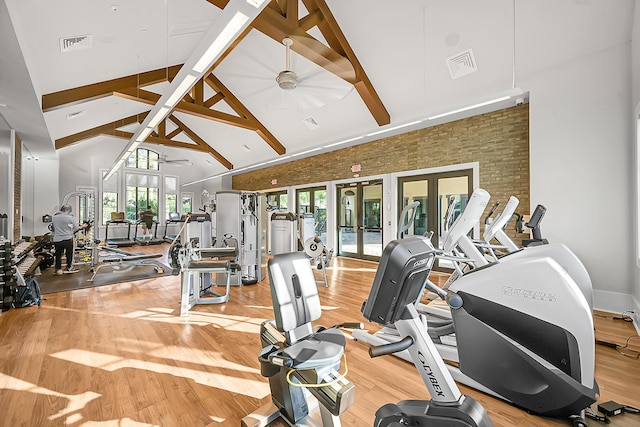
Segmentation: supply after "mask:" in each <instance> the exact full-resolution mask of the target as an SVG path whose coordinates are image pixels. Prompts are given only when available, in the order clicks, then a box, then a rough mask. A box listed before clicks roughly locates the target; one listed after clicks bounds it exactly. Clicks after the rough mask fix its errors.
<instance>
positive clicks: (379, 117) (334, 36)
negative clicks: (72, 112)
mask: <svg viewBox="0 0 640 427" xmlns="http://www.w3.org/2000/svg"><path fill="white" fill-rule="evenodd" d="M208 1H209V3H211V4H213V5H215V6H217V7H219V8H220V9H223V8H224V7H225V6H226V5H227V3H228V1H229V0H208ZM301 1H302V2H303V4H304V6H305V8H306V9H307V10H308V12H309V13H308V15H306V16H304V17H303V18H301V19H298V15H299V10H298V8H299V3H298V0H272V1H271V3H270V5H269V6H268V7H267V8H265V9H264V10H263V12H262V13H261V14H260V15H259V16H258V17H257V18H256V19H255V20H254V22H253V23H252V25H251V27H249V28H248V29H247V30H245V32H244V33H243V34H241V36H240V37H239V38H238V39H237V40H236V41H235V42H234V44H232V46H230V48H229V49H228V50H227V51H226V52H225V54H224V55H223V56H222V57H221V58H220V59H219V60H218V62H217V63H216V64H214V65H213V67H212V68H211V70H209V72H208V73H206V74H205V76H204V77H203V78H202V79H200V80H199V81H198V82H197V83H196V84H195V86H194V87H193V88H192V90H191V91H190V93H189V94H187V95H186V96H185V97H184V98H183V99H182V100H181V101H180V102H179V103H178V104H177V105H176V107H175V108H174V112H176V111H177V112H180V113H184V114H189V115H192V116H196V117H199V118H202V119H206V120H213V121H216V122H220V123H224V124H228V125H232V126H237V127H241V128H244V129H248V130H253V131H255V132H256V133H257V134H258V135H259V136H260V137H261V138H262V139H263V140H264V141H265V142H267V144H269V146H270V147H271V148H272V149H273V150H274V151H275V152H276V153H278V154H280V155H282V154H284V153H286V148H285V147H284V146H283V145H282V144H281V143H280V142H279V141H278V140H277V138H276V137H275V136H274V135H273V134H271V132H269V130H268V129H267V128H266V127H265V126H264V125H263V124H262V123H260V121H258V119H257V118H256V117H255V116H254V115H253V114H252V113H251V112H250V111H249V110H248V109H247V108H246V107H245V106H244V105H243V104H242V103H241V102H240V101H239V100H238V98H237V97H236V96H235V95H234V94H233V93H231V91H229V89H227V88H226V87H225V86H224V85H223V84H222V82H220V81H219V80H218V79H217V78H216V77H215V76H214V75H213V73H212V71H213V70H214V69H215V67H216V66H217V65H218V64H219V63H220V62H221V61H222V60H223V59H224V58H225V57H226V55H228V53H229V52H230V51H231V50H232V49H233V48H234V47H235V46H236V45H237V44H238V43H239V42H240V41H241V40H242V39H243V38H244V37H245V36H246V34H248V32H249V31H250V29H251V28H255V29H256V30H258V31H260V32H262V33H264V34H265V35H267V36H268V37H270V38H272V39H274V40H276V41H277V42H278V43H280V42H281V41H282V40H283V39H284V38H286V37H289V38H291V39H293V40H294V43H293V46H292V49H293V50H294V51H295V52H297V53H298V54H300V55H302V56H304V57H305V58H307V59H309V60H310V61H312V62H314V63H315V64H317V65H319V66H320V67H322V68H324V69H326V70H327V71H329V72H331V73H333V74H335V75H336V76H338V77H340V78H341V79H343V80H345V81H346V82H348V83H350V84H352V85H353V86H354V87H355V88H356V90H357V92H358V94H359V95H360V97H361V98H362V100H363V101H364V103H365V105H366V106H367V108H368V109H369V111H370V112H371V114H372V116H373V117H374V119H375V120H376V122H377V123H378V125H380V126H383V125H386V124H389V123H390V116H389V113H388V111H387V110H386V108H385V107H384V105H383V104H382V101H381V100H380V97H379V96H378V94H377V93H376V91H375V89H374V88H373V85H372V84H371V82H370V81H369V79H368V77H367V75H366V73H365V72H364V69H363V68H362V66H361V65H360V63H359V62H358V59H357V58H356V55H355V53H354V52H353V50H352V49H351V47H350V46H349V43H348V42H347V40H346V38H345V36H344V34H343V33H342V30H341V29H340V27H339V25H338V23H337V21H336V20H335V18H334V17H333V14H332V13H331V11H330V10H329V7H328V6H327V4H326V2H325V0H301ZM314 27H317V28H318V29H319V31H320V32H321V33H322V35H323V37H324V38H325V40H326V41H327V43H328V46H327V45H325V44H324V43H322V42H320V41H318V40H317V39H315V38H314V37H313V36H311V35H310V34H309V33H308V32H309V30H311V29H312V28H314ZM180 68H181V65H174V66H171V67H167V68H162V69H158V70H153V71H148V72H144V73H139V74H135V75H130V76H126V77H121V78H117V79H113V80H108V81H104V82H100V83H95V84H91V85H86V86H81V87H77V88H73V89H68V90H63V91H59V92H55V93H50V94H46V95H43V97H42V110H43V112H48V111H53V110H55V109H58V108H62V107H67V106H70V105H74V104H80V103H84V102H89V101H92V100H95V99H99V98H103V97H107V96H118V97H122V98H126V99H129V100H133V101H136V102H140V103H144V104H148V105H150V106H153V105H155V104H156V103H157V102H158V100H159V99H160V97H161V95H159V94H157V93H154V92H150V91H148V90H145V89H143V88H144V87H146V86H150V85H153V84H156V83H160V82H163V81H171V80H173V78H174V77H175V76H176V74H177V73H178V71H179V70H180ZM205 85H207V86H208V87H210V88H211V89H212V90H213V92H214V95H213V96H211V97H209V98H207V99H205V97H204V94H205V89H204V88H205ZM223 100H224V101H225V102H226V104H227V105H228V106H229V107H230V108H232V109H233V111H234V112H235V113H236V115H233V114H228V113H224V112H221V111H216V110H213V109H212V107H214V106H215V105H216V104H217V103H219V102H220V101H223ZM147 114H148V112H147V113H143V114H138V115H135V116H131V117H127V118H123V119H120V120H117V121H115V122H112V123H108V124H105V125H101V126H97V127H94V128H92V129H88V130H85V131H82V132H78V133H76V134H73V135H69V136H65V137H63V138H60V139H57V140H56V141H55V147H56V149H60V148H63V147H66V146H68V145H70V144H73V143H76V142H79V141H81V140H85V139H89V138H93V137H96V136H99V135H112V136H116V137H120V138H126V139H130V138H131V137H132V136H133V133H131V132H125V131H122V130H120V129H119V128H122V127H124V126H126V125H129V124H132V123H135V122H138V123H140V122H142V121H143V120H144V118H145V117H146V115H147ZM167 120H170V121H171V122H172V123H173V124H174V125H175V126H177V127H176V128H175V129H174V130H173V131H171V132H169V133H166V121H167ZM180 134H185V135H187V136H188V137H189V139H191V140H192V141H193V143H186V142H182V141H177V140H175V138H176V137H177V136H178V135H180ZM145 142H148V143H152V144H162V145H166V146H171V147H177V148H184V149H190V150H196V151H201V152H206V153H209V154H211V155H212V156H213V157H214V158H215V159H216V160H217V161H218V162H220V163H221V164H222V165H223V166H225V167H226V168H228V169H232V168H233V165H232V164H231V162H229V161H228V160H227V159H226V158H224V157H223V156H222V155H221V154H220V153H219V152H217V151H216V150H215V149H213V148H212V144H210V143H208V142H207V141H205V140H204V139H203V138H201V137H200V136H199V135H197V133H196V132H194V131H193V130H191V129H190V128H189V127H187V126H186V125H185V124H184V123H182V122H181V121H180V120H179V119H178V118H177V117H175V115H171V116H170V117H169V118H168V119H165V120H164V121H162V122H161V123H160V124H159V125H158V131H157V132H154V133H152V134H151V135H150V136H149V137H148V138H147V139H146V141H145Z"/></svg>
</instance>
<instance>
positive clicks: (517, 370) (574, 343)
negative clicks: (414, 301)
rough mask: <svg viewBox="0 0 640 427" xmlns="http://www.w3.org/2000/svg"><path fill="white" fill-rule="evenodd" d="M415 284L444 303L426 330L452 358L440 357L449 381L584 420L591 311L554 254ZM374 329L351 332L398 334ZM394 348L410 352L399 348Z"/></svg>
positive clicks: (376, 339)
mask: <svg viewBox="0 0 640 427" xmlns="http://www.w3.org/2000/svg"><path fill="white" fill-rule="evenodd" d="M423 285H424V286H426V287H428V289H429V290H430V291H432V292H435V293H437V294H439V295H440V296H441V297H443V298H444V299H445V300H446V302H447V305H448V307H449V308H450V310H448V312H447V313H448V314H449V316H450V317H451V320H450V321H449V319H443V320H442V321H441V323H440V324H438V322H437V321H429V328H428V332H429V335H430V337H431V338H432V339H433V340H434V342H435V345H436V348H437V350H438V353H439V354H440V355H441V356H442V358H443V359H445V360H448V361H450V362H453V364H455V365H456V366H453V365H447V368H448V369H449V371H450V372H451V374H452V376H453V377H454V378H455V380H456V381H458V382H461V383H463V384H465V385H468V386H470V387H473V388H476V389H478V390H480V391H483V392H485V393H488V394H491V395H493V396H495V397H498V398H500V399H503V400H505V401H508V402H510V403H512V404H514V405H515V406H518V407H521V408H523V409H525V410H527V411H530V412H532V413H535V414H538V415H541V416H548V417H555V418H573V419H574V422H575V423H576V425H586V424H580V423H583V422H584V420H583V413H584V409H585V408H586V407H588V406H589V405H591V404H592V403H593V402H595V401H596V397H597V395H598V391H599V390H598V385H597V383H596V381H595V378H594V365H595V357H594V354H595V348H594V347H595V344H594V342H595V341H594V331H593V319H592V316H591V310H590V308H589V306H588V304H587V301H586V299H585V297H584V295H583V294H582V292H581V290H580V289H579V287H578V286H577V285H576V283H575V281H574V280H573V279H572V278H571V277H570V276H569V275H568V274H567V273H566V272H565V271H564V270H563V268H562V267H561V266H560V265H559V264H558V263H557V262H556V261H554V260H553V259H551V258H549V257H540V258H530V259H523V260H521V261H520V262H501V261H498V262H494V263H492V264H491V266H490V267H486V268H476V269H474V270H471V272H469V273H466V274H464V275H462V276H460V277H458V278H457V280H455V281H453V282H451V283H449V286H448V287H447V288H445V289H444V290H443V289H440V288H438V287H437V286H435V285H433V284H432V283H431V282H430V281H429V280H428V279H426V278H425V281H424V283H423ZM425 329H426V328H425ZM454 331H455V336H454V337H452V336H451V335H450V334H451V333H452V332H454ZM356 332H357V331H354V336H355V333H356ZM380 332H381V333H380ZM380 332H379V333H376V334H375V335H370V334H366V335H359V336H358V337H357V339H362V340H363V341H366V342H368V343H370V344H373V345H381V344H385V343H389V342H397V341H399V340H400V336H399V335H398V333H397V331H395V330H391V329H389V328H387V329H386V330H385V331H380ZM363 338H364V339H363ZM444 338H447V339H446V340H445V339H444ZM397 355H398V356H399V357H402V358H404V359H407V360H409V359H411V356H410V354H408V353H407V352H400V353H397Z"/></svg>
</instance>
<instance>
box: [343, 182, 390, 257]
mask: <svg viewBox="0 0 640 427" xmlns="http://www.w3.org/2000/svg"><path fill="white" fill-rule="evenodd" d="M337 189H338V191H337V197H338V200H337V203H336V206H337V207H338V221H337V223H338V255H341V256H348V257H352V258H360V259H368V260H373V261H377V260H379V259H380V256H381V255H382V181H380V180H377V181H367V182H354V183H349V184H342V185H339V186H337Z"/></svg>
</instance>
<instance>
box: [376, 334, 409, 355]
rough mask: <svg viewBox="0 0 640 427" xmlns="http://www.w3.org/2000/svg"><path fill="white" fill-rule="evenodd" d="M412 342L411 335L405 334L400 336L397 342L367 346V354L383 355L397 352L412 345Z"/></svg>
mask: <svg viewBox="0 0 640 427" xmlns="http://www.w3.org/2000/svg"><path fill="white" fill-rule="evenodd" d="M414 342H415V341H414V340H413V337H409V336H407V337H404V338H402V339H401V340H400V341H398V342H392V343H389V344H383V345H376V346H373V347H369V356H371V357H378V356H384V355H385V354H392V353H397V352H399V351H403V350H406V349H408V348H409V347H411V346H412V345H413V343H414Z"/></svg>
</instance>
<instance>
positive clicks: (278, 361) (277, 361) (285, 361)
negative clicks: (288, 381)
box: [269, 355, 293, 368]
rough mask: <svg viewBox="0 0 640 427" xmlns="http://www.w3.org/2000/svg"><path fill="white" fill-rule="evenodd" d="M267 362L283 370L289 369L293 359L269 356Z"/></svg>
mask: <svg viewBox="0 0 640 427" xmlns="http://www.w3.org/2000/svg"><path fill="white" fill-rule="evenodd" d="M269 362H271V363H272V364H273V365H277V366H284V367H285V368H291V367H292V366H293V359H290V358H288V357H283V356H278V355H275V356H269Z"/></svg>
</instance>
